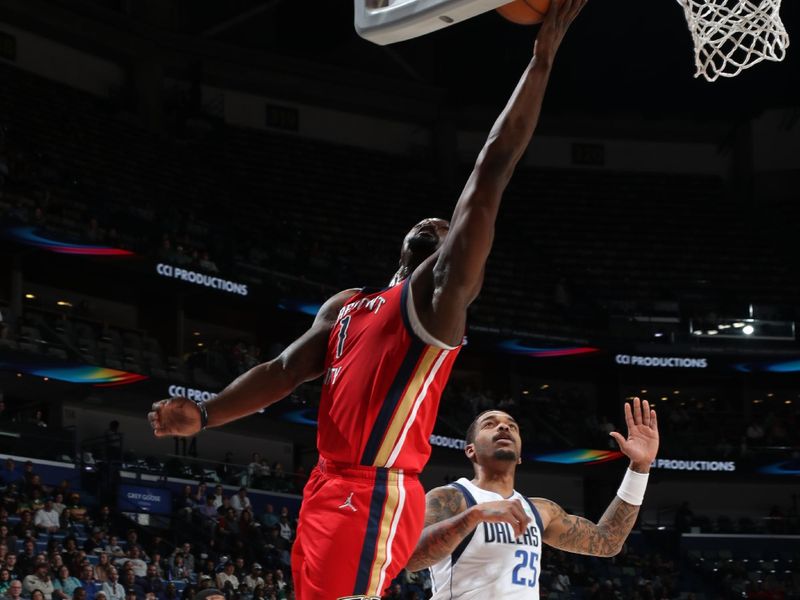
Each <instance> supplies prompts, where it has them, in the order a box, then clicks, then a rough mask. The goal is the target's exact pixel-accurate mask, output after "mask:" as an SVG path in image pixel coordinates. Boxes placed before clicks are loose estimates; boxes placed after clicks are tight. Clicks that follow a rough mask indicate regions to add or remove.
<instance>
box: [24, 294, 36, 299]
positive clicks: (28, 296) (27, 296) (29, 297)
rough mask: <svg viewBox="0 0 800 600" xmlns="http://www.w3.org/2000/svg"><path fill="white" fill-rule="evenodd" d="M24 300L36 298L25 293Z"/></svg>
mask: <svg viewBox="0 0 800 600" xmlns="http://www.w3.org/2000/svg"><path fill="white" fill-rule="evenodd" d="M25 299H26V300H36V296H35V295H33V294H25Z"/></svg>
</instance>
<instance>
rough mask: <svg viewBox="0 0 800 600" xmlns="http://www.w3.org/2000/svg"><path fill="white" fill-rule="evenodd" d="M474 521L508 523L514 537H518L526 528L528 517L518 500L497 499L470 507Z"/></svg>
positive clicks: (528, 521)
mask: <svg viewBox="0 0 800 600" xmlns="http://www.w3.org/2000/svg"><path fill="white" fill-rule="evenodd" d="M469 510H470V512H472V513H473V515H474V517H473V518H474V519H475V521H476V523H480V522H487V523H508V524H509V525H511V528H512V529H513V530H514V537H519V536H521V535H522V534H523V533H525V530H526V529H527V528H528V525H529V524H530V522H531V519H530V517H529V516H528V514H527V513H526V512H525V509H524V508H522V503H521V502H520V501H519V500H497V501H496V502H484V503H482V504H476V505H475V506H473V507H471V508H470V509H469Z"/></svg>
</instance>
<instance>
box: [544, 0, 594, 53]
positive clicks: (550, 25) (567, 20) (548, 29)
mask: <svg viewBox="0 0 800 600" xmlns="http://www.w3.org/2000/svg"><path fill="white" fill-rule="evenodd" d="M587 1H588V0H552V2H551V3H550V10H548V11H547V16H546V17H545V19H544V21H543V22H542V26H541V28H540V29H539V34H538V35H537V36H536V44H535V45H534V48H533V54H534V56H536V57H537V58H539V59H542V60H547V61H550V60H552V59H553V57H554V56H555V53H556V51H557V50H558V47H559V46H560V45H561V42H562V40H563V39H564V35H566V33H567V30H568V29H569V26H570V25H572V22H573V21H574V20H575V17H577V16H578V14H579V13H580V12H581V10H583V7H584V6H586V2H587Z"/></svg>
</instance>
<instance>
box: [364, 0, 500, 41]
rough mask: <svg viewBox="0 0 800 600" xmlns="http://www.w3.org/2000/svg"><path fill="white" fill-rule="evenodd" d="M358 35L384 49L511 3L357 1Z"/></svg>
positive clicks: (481, 0) (492, 0) (495, 0)
mask: <svg viewBox="0 0 800 600" xmlns="http://www.w3.org/2000/svg"><path fill="white" fill-rule="evenodd" d="M354 2H355V25H356V31H357V32H358V34H359V35H360V36H361V37H363V38H365V39H367V40H369V41H371V42H374V43H376V44H379V45H381V46H384V45H386V44H393V43H394V42H400V41H403V40H408V39H411V38H415V37H418V36H420V35H425V34H426V33H431V32H432V31H436V30H438V29H443V28H445V27H448V26H450V25H454V24H456V23H459V22H461V21H466V20H467V19H471V18H472V17H474V16H477V15H479V14H481V13H485V12H488V11H490V10H493V9H495V8H497V7H498V6H502V5H503V4H508V2H509V0H354Z"/></svg>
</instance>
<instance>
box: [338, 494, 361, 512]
mask: <svg viewBox="0 0 800 600" xmlns="http://www.w3.org/2000/svg"><path fill="white" fill-rule="evenodd" d="M339 508H349V509H350V510H352V511H353V512H356V511H357V510H358V509H357V508H356V507H355V506H353V492H350V495H349V496H348V497H347V500H345V501H344V504H342V505H341V506H340V507H339Z"/></svg>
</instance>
